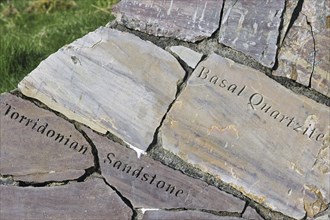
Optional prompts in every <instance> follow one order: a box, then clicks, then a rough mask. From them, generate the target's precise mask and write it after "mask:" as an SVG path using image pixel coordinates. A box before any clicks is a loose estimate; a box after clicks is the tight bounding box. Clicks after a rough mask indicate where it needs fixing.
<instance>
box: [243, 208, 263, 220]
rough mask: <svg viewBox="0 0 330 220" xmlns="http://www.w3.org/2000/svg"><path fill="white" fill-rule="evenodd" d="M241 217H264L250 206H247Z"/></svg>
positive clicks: (253, 219)
mask: <svg viewBox="0 0 330 220" xmlns="http://www.w3.org/2000/svg"><path fill="white" fill-rule="evenodd" d="M242 217H243V218H244V219H251V220H263V219H264V218H262V217H261V216H260V215H259V214H258V213H257V211H256V210H255V209H253V208H251V207H250V206H248V207H247V208H246V209H245V211H244V213H243V215H242Z"/></svg>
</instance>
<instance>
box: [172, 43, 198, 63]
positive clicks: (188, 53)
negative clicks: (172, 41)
mask: <svg viewBox="0 0 330 220" xmlns="http://www.w3.org/2000/svg"><path fill="white" fill-rule="evenodd" d="M170 50H171V51H172V52H173V53H175V54H176V55H177V56H178V57H179V58H180V59H181V60H183V61H184V62H185V63H186V64H187V65H188V66H190V67H191V68H193V69H195V68H196V66H197V64H198V63H199V61H201V59H202V56H203V54H201V53H197V52H196V51H193V50H192V49H190V48H188V47H184V46H172V47H170Z"/></svg>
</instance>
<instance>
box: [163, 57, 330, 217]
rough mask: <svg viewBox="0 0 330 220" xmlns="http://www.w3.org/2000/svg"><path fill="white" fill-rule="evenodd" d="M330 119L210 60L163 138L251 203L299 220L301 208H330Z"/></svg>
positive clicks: (245, 72)
mask: <svg viewBox="0 0 330 220" xmlns="http://www.w3.org/2000/svg"><path fill="white" fill-rule="evenodd" d="M187 113H189V114H187ZM329 120H330V119H329V108H327V107H326V106H323V105H321V104H318V103H316V102H315V101H313V100H310V99H308V98H306V97H304V96H299V95H296V94H294V93H293V92H292V91H291V90H288V89H286V88H284V87H283V86H281V85H280V84H278V83H276V82H275V81H273V80H271V79H269V78H268V77H267V76H266V75H264V74H263V73H261V72H258V71H255V70H253V69H251V68H248V67H244V66H242V65H239V64H235V63H234V62H233V61H231V60H228V59H225V58H222V57H220V56H218V55H215V54H212V55H210V57H209V58H208V59H207V60H206V61H203V62H201V63H200V64H199V65H198V67H197V68H196V70H195V71H194V72H193V74H192V76H191V77H190V78H189V80H188V82H187V86H186V87H185V89H184V90H183V92H182V93H181V95H180V96H179V98H178V99H177V100H176V102H175V103H174V105H173V106H172V108H171V110H170V112H169V113H168V115H167V118H166V120H165V121H164V124H163V126H162V127H161V129H160V137H159V138H160V139H161V140H162V144H163V147H164V148H165V149H168V150H170V151H172V152H173V153H175V154H176V155H178V156H179V157H181V158H182V159H184V160H185V161H188V162H190V163H191V164H193V165H195V166H196V167H199V168H201V169H202V170H204V171H205V172H208V173H211V174H213V175H217V176H219V178H221V179H222V180H223V181H224V182H227V183H229V184H231V185H233V186H234V187H235V188H237V189H238V190H240V191H242V192H243V193H244V194H245V195H247V196H248V197H250V198H252V199H254V200H256V201H258V202H260V203H263V204H265V205H266V206H270V207H272V208H273V209H274V210H275V211H280V212H282V213H284V214H286V215H289V216H292V217H296V218H302V217H304V215H305V210H304V207H305V208H306V209H312V210H314V213H308V214H309V215H312V214H316V213H317V212H319V211H321V210H324V209H325V205H326V204H327V203H328V202H329V174H330V172H329V156H326V154H323V153H322V152H323V151H325V150H326V149H328V148H329V141H328V140H329V138H330V137H329V134H330V131H329V127H328V125H329ZM321 149H322V150H321ZM318 160H319V161H321V162H320V163H317V161H318Z"/></svg>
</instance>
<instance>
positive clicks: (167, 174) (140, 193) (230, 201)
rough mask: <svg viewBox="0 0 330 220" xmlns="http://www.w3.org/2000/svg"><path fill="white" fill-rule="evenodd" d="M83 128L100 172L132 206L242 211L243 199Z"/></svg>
mask: <svg viewBox="0 0 330 220" xmlns="http://www.w3.org/2000/svg"><path fill="white" fill-rule="evenodd" d="M84 130H85V132H86V134H87V135H88V136H89V137H90V138H91V139H92V140H93V143H94V144H95V146H96V147H97V149H98V154H99V159H100V166H101V171H102V175H103V176H104V177H105V178H106V180H107V181H108V182H109V184H110V185H112V186H114V187H116V189H117V190H118V191H120V192H121V193H122V195H123V196H125V197H126V198H127V199H128V200H130V201H131V203H132V205H133V206H134V207H143V208H162V209H163V208H192V209H203V210H213V211H228V212H239V213H240V212H242V211H243V208H244V205H245V202H244V201H242V200H240V199H238V198H235V197H234V196H232V195H230V194H227V193H225V192H222V191H220V190H218V189H217V188H215V187H213V186H209V185H208V184H206V183H204V182H202V181H200V180H197V179H194V178H190V177H188V176H186V175H183V174H182V173H181V172H179V171H176V170H173V169H171V168H169V167H167V166H165V165H163V164H161V163H160V162H157V161H155V160H153V159H151V158H149V157H148V156H146V155H143V156H141V158H137V157H136V154H135V152H134V151H133V150H131V149H129V148H126V147H124V146H121V145H119V144H117V143H114V142H112V141H111V140H109V139H108V138H106V137H103V136H100V135H98V134H96V133H94V132H92V131H91V130H89V129H84Z"/></svg>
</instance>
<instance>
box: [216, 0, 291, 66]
mask: <svg viewBox="0 0 330 220" xmlns="http://www.w3.org/2000/svg"><path fill="white" fill-rule="evenodd" d="M284 2H285V1H284V0H279V1H266V2H261V1H258V0H242V1H237V0H226V1H225V6H224V11H223V16H222V21H221V27H220V35H219V42H220V43H222V44H225V45H226V46H229V47H231V48H233V49H235V50H238V51H241V52H243V53H245V54H247V55H249V56H251V57H253V58H254V59H255V60H256V61H258V62H260V63H261V64H262V65H264V66H266V67H270V68H271V67H273V66H274V64H275V58H276V52H277V38H278V36H279V27H280V24H281V16H282V12H283V9H284Z"/></svg>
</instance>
